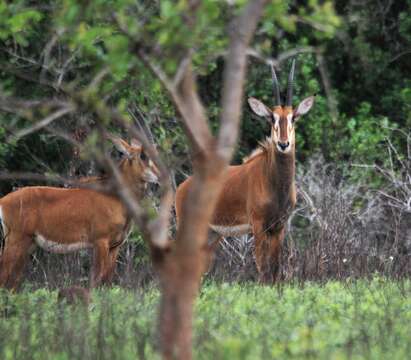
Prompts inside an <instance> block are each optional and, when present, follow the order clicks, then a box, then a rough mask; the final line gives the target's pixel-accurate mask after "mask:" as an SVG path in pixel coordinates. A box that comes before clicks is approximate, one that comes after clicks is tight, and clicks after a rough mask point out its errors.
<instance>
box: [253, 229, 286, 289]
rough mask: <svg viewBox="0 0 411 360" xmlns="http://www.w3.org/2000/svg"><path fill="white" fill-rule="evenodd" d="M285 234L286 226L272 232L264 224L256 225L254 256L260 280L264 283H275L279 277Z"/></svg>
mask: <svg viewBox="0 0 411 360" xmlns="http://www.w3.org/2000/svg"><path fill="white" fill-rule="evenodd" d="M284 235H285V229H284V227H282V228H281V229H279V230H277V231H276V232H274V233H272V232H271V231H270V230H265V229H264V228H263V226H262V224H260V226H258V225H257V226H256V225H255V226H254V238H255V252H254V256H255V261H256V265H257V270H258V273H259V280H260V282H262V283H265V284H273V283H274V282H275V281H276V279H277V274H278V270H279V265H280V264H279V255H280V251H281V244H282V242H283V239H284Z"/></svg>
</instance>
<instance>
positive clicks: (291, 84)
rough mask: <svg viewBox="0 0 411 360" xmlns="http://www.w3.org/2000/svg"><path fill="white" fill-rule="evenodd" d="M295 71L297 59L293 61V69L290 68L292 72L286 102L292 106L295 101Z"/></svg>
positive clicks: (289, 76) (289, 77)
mask: <svg viewBox="0 0 411 360" xmlns="http://www.w3.org/2000/svg"><path fill="white" fill-rule="evenodd" d="M294 72H295V59H293V62H292V63H291V70H290V74H289V75H288V84H287V99H286V102H285V105H286V106H292V103H293V86H294Z"/></svg>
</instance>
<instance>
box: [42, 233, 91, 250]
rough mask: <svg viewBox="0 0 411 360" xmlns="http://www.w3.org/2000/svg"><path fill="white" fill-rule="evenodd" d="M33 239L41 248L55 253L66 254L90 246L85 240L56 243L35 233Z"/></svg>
mask: <svg viewBox="0 0 411 360" xmlns="http://www.w3.org/2000/svg"><path fill="white" fill-rule="evenodd" d="M35 241H36V243H37V245H38V246H40V247H41V248H42V249H44V250H46V251H49V252H52V253H56V254H66V253H70V252H75V251H78V250H82V249H87V248H90V247H91V245H90V244H89V243H86V242H76V243H70V244H62V243H58V242H55V241H51V240H48V239H46V238H45V237H44V236H42V235H40V234H36V236H35Z"/></svg>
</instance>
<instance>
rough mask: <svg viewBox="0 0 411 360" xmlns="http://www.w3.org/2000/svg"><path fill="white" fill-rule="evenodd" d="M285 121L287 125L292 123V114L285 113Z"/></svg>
mask: <svg viewBox="0 0 411 360" xmlns="http://www.w3.org/2000/svg"><path fill="white" fill-rule="evenodd" d="M287 122H288V126H290V125H292V124H293V114H288V115H287Z"/></svg>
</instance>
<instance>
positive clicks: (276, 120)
mask: <svg viewBox="0 0 411 360" xmlns="http://www.w3.org/2000/svg"><path fill="white" fill-rule="evenodd" d="M273 114H274V120H275V124H276V125H277V126H278V123H279V122H280V115H278V114H277V113H273Z"/></svg>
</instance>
